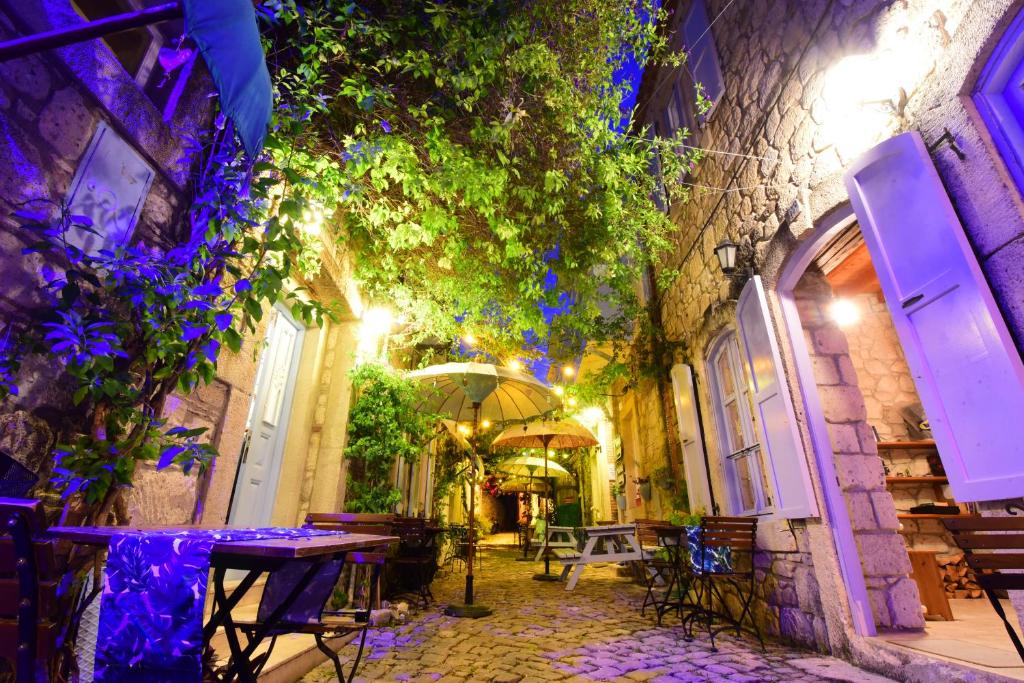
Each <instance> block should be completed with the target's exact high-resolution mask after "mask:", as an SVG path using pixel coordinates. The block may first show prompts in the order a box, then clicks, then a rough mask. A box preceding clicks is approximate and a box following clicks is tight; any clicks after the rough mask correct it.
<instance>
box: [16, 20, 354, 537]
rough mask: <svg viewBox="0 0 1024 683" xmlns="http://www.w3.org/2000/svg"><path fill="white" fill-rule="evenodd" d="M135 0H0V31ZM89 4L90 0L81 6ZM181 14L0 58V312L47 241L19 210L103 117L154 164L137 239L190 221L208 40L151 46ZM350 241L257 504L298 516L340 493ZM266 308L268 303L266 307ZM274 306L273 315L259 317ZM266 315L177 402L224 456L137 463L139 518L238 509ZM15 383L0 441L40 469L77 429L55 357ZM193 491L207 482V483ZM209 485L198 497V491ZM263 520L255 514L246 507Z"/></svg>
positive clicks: (332, 503) (71, 171)
mask: <svg viewBox="0 0 1024 683" xmlns="http://www.w3.org/2000/svg"><path fill="white" fill-rule="evenodd" d="M133 6H134V4H133V3H121V2H109V3H79V4H78V5H75V4H74V3H72V2H70V1H68V2H51V1H48V0H17V1H14V0H0V39H3V40H7V39H10V38H14V37H18V36H24V35H29V34H35V33H41V32H44V31H48V30H52V29H55V28H63V27H70V26H76V25H81V24H82V23H83V22H84V21H86V20H87V19H98V18H102V17H101V14H102V13H103V12H106V13H107V14H114V13H117V12H121V11H127V10H129V9H131V8H132V7H133ZM82 8H86V9H85V10H82ZM182 32H183V27H182V23H181V22H180V21H179V22H165V23H163V24H160V25H155V26H151V27H146V28H142V29H136V30H135V31H134V32H133V33H129V34H119V35H120V36H128V38H126V39H125V40H124V41H118V40H114V41H112V42H109V43H108V42H104V41H103V40H99V39H96V40H89V41H85V42H81V43H77V44H73V45H70V46H68V47H63V48H59V49H53V50H47V51H43V52H40V53H37V54H33V55H30V56H27V57H24V58H20V59H14V60H10V61H6V62H2V63H0V241H2V248H0V266H2V268H3V270H4V272H5V280H4V282H5V286H4V288H3V291H2V293H0V321H2V322H3V323H10V322H12V321H17V320H20V319H23V318H24V316H25V315H27V314H28V313H29V312H30V311H31V310H32V308H33V307H34V306H36V305H38V304H39V303H40V301H39V299H38V285H39V283H40V282H41V281H42V280H41V276H40V275H39V269H40V268H41V267H42V265H43V263H42V260H41V259H40V257H39V256H38V255H31V256H23V255H22V251H21V250H22V248H23V247H25V246H27V245H28V243H29V241H30V240H29V239H28V238H27V236H26V235H25V234H24V231H22V230H19V228H18V227H17V221H16V219H15V218H14V217H13V215H12V214H13V213H14V212H15V211H16V210H18V209H19V208H21V207H22V206H23V205H24V203H25V202H27V201H31V200H41V199H43V200H61V199H66V198H68V196H69V192H70V188H71V186H72V181H73V179H74V178H75V177H76V173H77V172H78V171H79V170H80V169H81V168H82V167H83V166H85V165H86V164H87V163H88V159H87V156H88V155H89V150H95V151H96V153H95V155H94V156H102V154H104V153H106V150H107V149H108V148H105V147H99V146H96V145H97V143H96V140H97V138H98V137H99V134H100V132H103V134H104V135H106V136H108V138H107V139H110V138H113V139H115V140H116V141H118V142H117V146H116V147H115V149H116V150H118V153H119V154H121V155H122V157H123V158H125V159H128V161H129V162H130V163H135V164H136V165H139V166H144V167H145V168H147V169H149V170H150V171H151V174H152V178H151V181H150V182H151V184H150V185H149V186H148V190H147V191H146V192H145V194H144V196H143V197H142V201H141V204H140V211H139V212H138V214H137V219H136V220H135V222H134V225H133V228H132V232H131V239H133V240H139V241H142V242H145V243H149V244H156V245H159V246H161V247H163V248H167V247H170V246H173V245H174V244H176V243H177V242H179V241H180V240H181V239H183V238H184V237H186V236H187V235H184V234H182V231H183V230H185V229H186V228H185V226H186V224H187V222H186V221H185V220H183V218H182V217H183V214H184V212H185V211H186V210H187V208H188V203H189V201H190V199H191V188H190V186H189V183H190V178H191V171H192V169H191V168H189V167H188V166H187V164H185V163H183V161H182V160H183V159H188V158H189V155H188V153H187V152H188V144H189V139H190V138H193V137H195V136H197V135H198V134H199V133H200V132H201V131H203V130H204V129H206V128H207V127H209V126H210V125H211V124H212V122H213V117H214V106H213V103H214V101H215V100H214V99H212V97H213V95H215V93H214V90H213V84H212V81H211V79H210V77H209V75H208V72H207V71H206V68H205V65H204V64H203V62H202V58H201V57H199V56H198V53H195V54H193V56H192V57H191V59H190V60H189V61H187V62H186V63H185V64H184V65H183V66H179V67H178V68H177V69H175V70H172V72H171V73H169V74H165V73H163V71H162V70H161V69H162V66H161V64H160V60H159V59H158V58H157V57H158V54H159V51H160V49H161V48H162V47H165V46H170V47H173V46H175V45H176V44H177V41H178V38H179V37H180V36H181V34H182ZM350 273H351V269H350V265H349V264H348V261H347V257H346V254H345V253H344V251H343V250H340V249H339V248H337V247H336V246H334V245H328V246H325V248H324V251H323V254H322V267H321V271H320V274H319V275H317V276H316V277H314V278H311V280H310V281H308V282H301V283H299V282H295V283H290V286H292V287H298V286H299V285H303V286H305V287H306V288H307V290H308V292H309V296H312V297H316V298H318V299H319V300H320V301H322V302H324V303H326V304H329V305H330V306H331V307H332V308H333V309H334V310H335V311H336V313H337V320H336V321H335V322H330V323H326V324H325V325H324V327H322V328H310V329H306V330H303V331H302V332H303V333H302V334H301V337H300V339H301V345H300V349H299V350H298V352H297V353H296V354H295V356H294V362H293V364H292V365H293V367H290V368H288V369H289V371H290V372H291V374H292V376H293V380H292V381H293V383H294V389H293V390H292V391H291V392H290V394H289V395H288V397H287V401H288V404H289V405H288V408H289V410H287V412H286V414H287V415H288V416H289V421H288V423H287V424H286V425H285V426H284V434H283V436H282V438H281V439H280V442H279V444H278V446H277V448H276V451H275V452H274V454H273V457H274V458H276V461H277V464H276V465H275V471H276V472H277V475H276V477H275V480H274V481H273V482H271V484H272V486H271V488H270V489H269V494H270V495H269V497H267V498H266V500H264V501H263V502H262V503H260V505H261V506H262V508H266V509H261V510H258V511H257V512H258V513H259V514H258V515H257V517H258V519H259V520H260V521H262V522H264V523H266V524H270V523H275V524H287V525H291V524H294V523H296V522H297V521H300V520H301V519H302V518H303V517H304V516H305V513H306V512H307V511H308V510H309V509H317V510H331V511H333V510H338V509H340V507H341V502H342V500H343V498H344V474H343V470H342V450H343V448H344V440H345V434H346V427H347V415H348V402H349V395H350V393H351V386H350V383H349V380H348V377H347V372H348V370H349V369H350V368H351V366H352V364H353V362H354V354H355V351H356V346H357V343H356V338H357V333H358V330H359V322H358V316H359V313H360V312H361V304H360V301H359V296H358V292H357V291H356V289H355V287H354V285H353V283H352V280H351V277H350ZM268 313H269V312H268ZM267 317H269V316H265V318H264V321H266V319H267ZM267 333H268V330H267V329H266V325H264V327H263V328H260V329H258V330H257V331H256V333H255V334H253V335H249V336H248V337H247V338H246V339H245V341H244V344H243V348H242V350H241V351H240V352H239V353H231V352H229V351H227V350H224V351H223V352H222V353H221V357H220V359H219V362H218V374H217V377H216V378H215V379H214V381H213V382H212V383H211V384H209V385H206V386H200V387H198V388H197V389H196V390H195V391H194V392H192V393H191V394H190V395H188V396H182V395H176V396H173V397H172V398H171V400H169V401H168V404H167V413H168V415H167V417H168V419H169V420H171V421H172V422H175V423H178V424H183V425H185V426H188V427H206V428H207V429H208V431H207V434H206V437H207V438H209V439H210V441H211V442H212V443H213V444H214V445H215V446H216V448H217V450H218V452H219V456H218V459H217V461H216V464H215V467H214V469H213V470H212V472H211V473H210V474H209V475H208V477H207V479H206V480H205V481H199V480H197V478H196V476H195V475H194V473H193V474H192V475H191V476H186V475H184V474H183V473H181V472H180V471H175V470H174V468H169V469H167V470H162V471H157V470H156V469H155V468H154V467H153V466H152V465H150V464H149V463H141V464H140V466H139V468H138V470H137V472H136V481H135V485H134V487H133V489H132V490H131V491H130V492H129V495H128V510H129V513H130V514H131V516H132V518H133V521H135V522H136V523H139V524H182V523H191V522H197V521H202V522H204V523H209V524H219V523H224V522H226V521H230V517H231V510H230V506H231V498H232V494H233V490H234V489H235V482H236V479H238V478H239V471H240V467H239V459H240V455H241V453H242V451H243V445H244V442H245V438H246V428H247V422H248V419H249V416H250V412H251V410H250V409H251V406H252V404H253V402H254V399H255V398H256V393H257V388H258V386H257V369H258V367H259V361H260V358H261V355H262V354H263V351H264V348H265V346H266V343H265V341H266V335H267ZM19 388H20V390H21V391H20V395H19V396H17V397H12V398H9V399H8V400H7V401H6V402H5V404H4V405H3V406H0V446H2V447H3V449H4V450H5V451H6V452H9V453H12V454H13V455H14V456H15V457H16V459H18V460H19V461H21V462H22V463H23V464H26V465H27V466H29V467H30V469H32V470H33V471H38V472H39V473H40V474H42V475H43V476H44V477H45V475H46V474H47V473H48V471H49V469H48V468H49V466H50V463H51V462H52V448H53V446H54V442H55V440H56V439H57V438H59V437H60V436H61V435H62V434H63V435H66V434H69V433H73V432H74V429H75V424H74V420H75V413H74V410H73V409H72V406H71V400H70V393H69V392H68V391H66V389H65V387H64V386H63V385H62V383H61V381H60V375H59V371H58V369H57V368H55V367H47V366H45V365H39V364H32V363H29V364H26V365H25V366H24V367H23V369H22V372H21V375H20V376H19ZM197 490H198V491H199V492H200V493H198V494H197ZM200 497H201V498H203V500H201V501H200V500H197V498H200ZM252 519H256V517H254V518H252Z"/></svg>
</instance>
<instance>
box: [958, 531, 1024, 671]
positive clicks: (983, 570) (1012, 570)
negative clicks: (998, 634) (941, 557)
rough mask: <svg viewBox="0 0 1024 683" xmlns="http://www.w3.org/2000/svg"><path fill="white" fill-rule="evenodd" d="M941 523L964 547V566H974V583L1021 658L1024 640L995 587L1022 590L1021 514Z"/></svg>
mask: <svg viewBox="0 0 1024 683" xmlns="http://www.w3.org/2000/svg"><path fill="white" fill-rule="evenodd" d="M942 523H943V524H944V525H945V526H946V529H947V530H949V532H950V533H952V534H953V540H954V541H956V544H957V545H958V546H960V549H961V550H963V551H964V559H966V560H967V566H969V567H970V568H971V569H973V570H974V575H975V579H976V580H977V582H978V585H979V586H981V589H982V590H983V591H985V596H986V597H987V598H988V601H989V602H990V603H992V609H994V610H995V611H996V614H998V615H999V618H1000V619H1002V620H1003V626H1004V627H1005V628H1006V633H1007V634H1008V635H1009V636H1010V642H1012V643H1013V646H1014V647H1015V648H1016V649H1017V654H1018V655H1020V658H1021V660H1022V661H1024V644H1022V643H1021V639H1020V636H1018V635H1017V631H1016V630H1015V629H1014V627H1013V625H1012V624H1010V621H1009V619H1007V617H1006V612H1005V610H1003V605H1002V604H1001V603H1000V602H999V596H998V595H996V591H997V590H1024V573H1020V572H1024V518H1022V517H973V516H966V515H965V516H962V517H959V516H958V517H951V518H950V519H943V520H942ZM1014 532H1016V533H1014Z"/></svg>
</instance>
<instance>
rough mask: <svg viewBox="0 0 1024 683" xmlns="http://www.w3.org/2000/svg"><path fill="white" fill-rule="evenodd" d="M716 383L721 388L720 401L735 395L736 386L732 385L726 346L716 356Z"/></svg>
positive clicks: (730, 365)
mask: <svg viewBox="0 0 1024 683" xmlns="http://www.w3.org/2000/svg"><path fill="white" fill-rule="evenodd" d="M718 381H719V382H721V386H722V399H723V400H725V399H728V398H729V397H730V396H732V395H733V394H735V393H736V385H735V384H734V383H733V372H732V363H731V362H729V347H728V346H726V347H725V348H723V349H722V352H721V353H719V354H718Z"/></svg>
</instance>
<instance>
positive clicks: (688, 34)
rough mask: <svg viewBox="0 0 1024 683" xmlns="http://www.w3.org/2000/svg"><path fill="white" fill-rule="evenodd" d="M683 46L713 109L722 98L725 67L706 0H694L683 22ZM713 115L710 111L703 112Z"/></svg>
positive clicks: (696, 78) (688, 65)
mask: <svg viewBox="0 0 1024 683" xmlns="http://www.w3.org/2000/svg"><path fill="white" fill-rule="evenodd" d="M682 38H683V49H685V50H686V65H687V68H688V69H689V70H690V75H691V76H692V77H693V80H694V82H695V83H697V84H699V85H700V86H701V87H702V88H703V89H704V96H705V97H706V98H708V99H709V100H711V103H712V111H713V110H714V106H715V105H717V104H718V102H719V100H721V99H722V93H723V92H724V91H725V85H724V83H723V79H722V67H721V65H720V64H719V62H718V48H717V47H716V45H715V34H714V33H713V32H712V30H711V22H710V21H708V9H707V7H706V6H705V5H704V0H694V2H693V5H692V6H691V7H690V12H689V14H687V15H686V19H685V21H684V22H683V31H682ZM710 115H711V112H710V111H709V112H708V113H707V114H705V115H704V118H707V117H708V116H710Z"/></svg>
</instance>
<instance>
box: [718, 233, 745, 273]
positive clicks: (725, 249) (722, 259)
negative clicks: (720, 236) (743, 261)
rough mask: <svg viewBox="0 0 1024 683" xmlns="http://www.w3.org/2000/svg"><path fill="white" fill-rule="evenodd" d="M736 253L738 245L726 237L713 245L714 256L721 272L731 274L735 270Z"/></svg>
mask: <svg viewBox="0 0 1024 683" xmlns="http://www.w3.org/2000/svg"><path fill="white" fill-rule="evenodd" d="M738 253H739V247H738V246H737V245H736V243H735V242H733V241H732V240H730V239H729V238H728V237H726V238H725V239H724V240H722V241H721V242H719V243H718V246H717V247H715V256H717V257H718V265H719V266H721V268H722V273H723V274H725V275H727V276H731V275H733V274H734V273H735V272H736V255H737V254H738Z"/></svg>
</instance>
